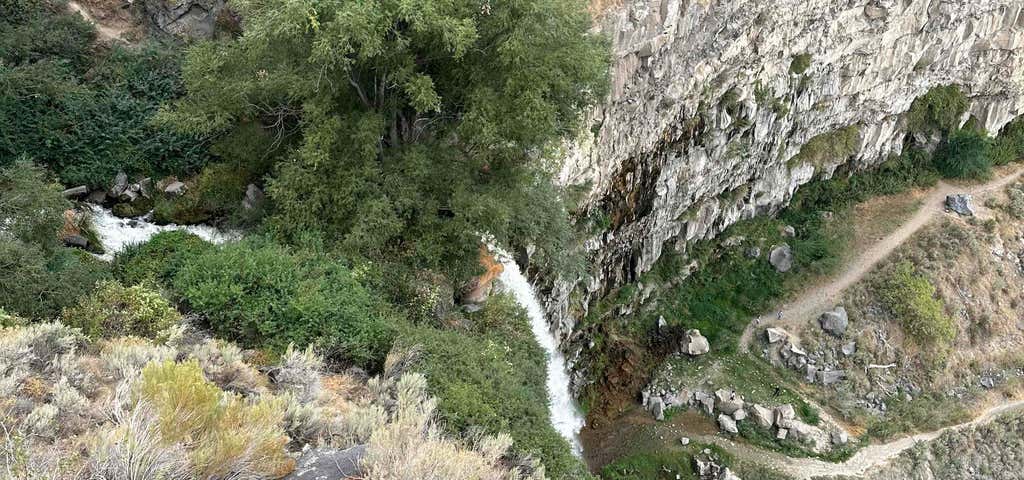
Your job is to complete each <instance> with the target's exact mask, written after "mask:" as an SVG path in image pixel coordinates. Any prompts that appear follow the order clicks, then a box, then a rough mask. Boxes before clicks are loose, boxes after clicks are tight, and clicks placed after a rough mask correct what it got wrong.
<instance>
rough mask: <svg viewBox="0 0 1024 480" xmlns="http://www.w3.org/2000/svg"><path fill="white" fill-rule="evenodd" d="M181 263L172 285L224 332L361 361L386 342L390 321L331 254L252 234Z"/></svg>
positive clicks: (259, 343)
mask: <svg viewBox="0 0 1024 480" xmlns="http://www.w3.org/2000/svg"><path fill="white" fill-rule="evenodd" d="M180 261H181V262H182V263H181V266H180V269H178V271H177V273H175V274H174V278H173V281H172V284H173V286H174V289H175V290H176V291H177V293H178V294H179V295H180V296H181V298H182V299H183V300H184V301H185V302H186V303H187V304H188V305H189V306H190V307H191V308H193V309H195V310H196V311H197V312H200V313H202V314H204V315H205V316H206V318H207V320H208V321H209V324H210V327H211V329H212V330H213V331H214V332H215V333H216V334H217V335H218V336H220V337H222V338H227V339H231V340H233V341H236V342H238V343H240V344H243V345H246V346H249V347H266V348H269V349H271V350H274V351H278V352H283V351H284V350H285V349H286V348H287V347H288V345H289V344H293V343H294V344H295V345H299V346H303V347H304V346H306V345H315V346H316V347H317V349H318V350H320V351H322V352H325V353H326V354H327V355H328V356H331V357H333V358H335V359H344V360H348V361H351V362H353V363H356V364H358V365H361V366H364V367H369V366H374V365H377V364H378V363H379V362H380V361H381V360H383V358H384V355H385V354H386V353H387V351H388V349H389V348H390V347H391V342H392V340H393V337H394V327H393V325H392V321H391V320H390V319H388V318H387V317H386V315H385V314H384V313H382V311H381V308H380V306H379V305H378V302H376V301H374V299H373V298H372V297H371V294H370V292H369V291H367V290H366V289H365V288H364V287H363V286H362V285H361V284H360V283H359V282H358V281H357V280H356V278H355V277H354V276H353V274H352V272H351V271H350V270H349V269H348V267H346V266H345V264H344V263H343V262H341V261H340V260H338V259H336V258H332V257H330V256H327V255H324V254H319V253H316V252H308V251H301V250H296V249H290V248H287V247H284V246H281V245H278V244H275V243H271V242H270V241H267V240H264V239H260V238H255V237H254V238H250V239H247V240H245V241H242V242H238V243H230V244H226V245H223V246H217V247H211V248H207V249H203V251H202V252H200V253H198V254H195V255H186V256H184V258H181V260H180Z"/></svg>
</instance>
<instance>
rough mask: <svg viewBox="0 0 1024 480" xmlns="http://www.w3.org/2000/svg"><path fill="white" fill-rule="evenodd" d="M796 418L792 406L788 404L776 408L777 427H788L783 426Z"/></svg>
mask: <svg viewBox="0 0 1024 480" xmlns="http://www.w3.org/2000/svg"><path fill="white" fill-rule="evenodd" d="M794 418H796V410H794V409H793V406H792V405H790V404H788V403H786V404H783V405H779V406H777V407H775V426H777V427H786V425H783V424H785V423H787V421H789V420H793V419H794Z"/></svg>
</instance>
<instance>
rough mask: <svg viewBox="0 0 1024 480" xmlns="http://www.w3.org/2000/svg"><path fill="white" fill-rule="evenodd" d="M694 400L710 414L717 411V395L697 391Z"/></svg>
mask: <svg viewBox="0 0 1024 480" xmlns="http://www.w3.org/2000/svg"><path fill="white" fill-rule="evenodd" d="M693 400H694V401H695V402H696V403H697V406H699V407H700V408H702V409H704V412H706V413H707V414H708V415H710V414H711V412H714V411H715V397H713V396H711V395H708V394H707V392H701V391H697V392H696V393H694V394H693Z"/></svg>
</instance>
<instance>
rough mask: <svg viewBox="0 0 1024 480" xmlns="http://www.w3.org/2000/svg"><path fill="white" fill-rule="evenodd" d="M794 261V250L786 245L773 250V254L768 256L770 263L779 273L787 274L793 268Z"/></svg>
mask: <svg viewBox="0 0 1024 480" xmlns="http://www.w3.org/2000/svg"><path fill="white" fill-rule="evenodd" d="M793 259H794V257H793V250H792V249H791V248H789V245H787V244H785V243H783V244H782V245H779V246H776V247H774V248H772V251H771V253H769V254H768V262H769V263H771V264H772V266H773V267H775V270H776V271H778V272H779V273H786V272H788V271H789V270H790V269H791V268H793Z"/></svg>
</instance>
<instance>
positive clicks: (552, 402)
mask: <svg viewBox="0 0 1024 480" xmlns="http://www.w3.org/2000/svg"><path fill="white" fill-rule="evenodd" d="M89 208H90V210H91V215H92V222H93V226H94V227H95V229H96V234H97V235H98V236H99V238H100V241H101V242H103V248H104V250H105V252H106V253H104V254H103V255H100V256H99V257H100V258H102V259H104V260H107V261H110V260H112V259H113V258H114V254H116V253H117V252H119V251H121V250H123V249H124V248H125V247H126V246H128V245H130V244H136V243H142V242H145V241H147V240H149V239H150V238H151V237H152V236H153V235H156V234H157V233H160V232H165V231H170V230H184V231H187V232H189V233H192V234H194V235H196V236H198V237H200V238H202V239H203V240H206V241H209V242H212V243H223V242H226V241H229V240H234V239H237V238H239V236H240V235H239V234H238V233H236V232H225V231H221V230H218V229H217V228H215V227H212V226H209V225H174V224H169V225H157V224H154V223H152V222H150V221H149V219H148V216H143V217H139V218H119V217H117V216H115V215H114V214H113V213H111V211H110V210H109V209H106V208H101V207H98V206H95V205H92V206H90V207H89ZM495 250H497V252H496V253H497V255H496V257H497V258H498V259H499V260H500V261H501V263H502V265H503V266H504V271H503V272H502V273H501V276H500V280H501V284H502V285H503V286H504V288H505V289H506V290H507V291H508V292H509V293H510V294H512V296H513V297H514V298H515V299H516V302H517V303H519V305H521V306H522V307H523V308H524V309H526V313H527V316H528V317H529V319H530V330H531V331H532V332H533V336H534V338H536V339H537V343H539V344H540V346H541V348H543V349H544V352H545V354H546V356H547V390H548V409H549V411H550V415H551V423H552V425H553V426H554V427H555V430H556V431H557V432H558V433H559V434H561V435H562V436H563V437H565V439H566V440H568V441H569V445H570V446H571V447H572V451H573V453H574V454H575V455H576V456H581V455H582V453H583V448H582V446H581V444H580V438H579V432H580V429H581V428H583V424H584V418H583V414H582V412H580V409H579V407H578V406H577V405H576V402H575V400H574V399H573V397H572V393H571V392H570V390H569V370H568V368H567V365H566V360H565V356H564V355H562V352H561V351H560V350H559V349H558V340H557V339H556V338H555V335H554V334H553V333H552V332H551V327H550V325H549V324H548V321H547V318H545V316H544V309H543V308H541V305H540V301H539V300H538V299H537V296H536V294H535V293H534V291H533V286H532V285H530V282H529V280H527V279H526V276H525V275H523V273H522V272H521V271H520V270H519V265H517V264H516V262H515V260H513V259H512V256H511V255H508V254H507V253H505V252H503V251H501V250H499V249H495Z"/></svg>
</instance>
